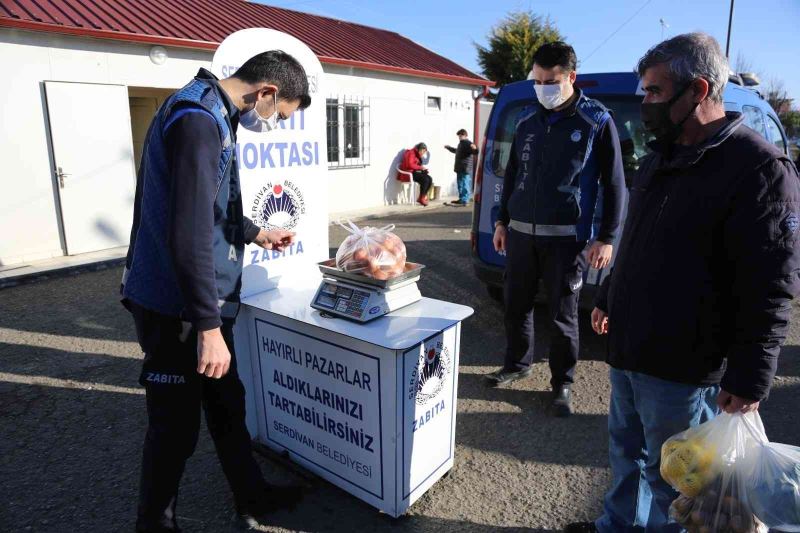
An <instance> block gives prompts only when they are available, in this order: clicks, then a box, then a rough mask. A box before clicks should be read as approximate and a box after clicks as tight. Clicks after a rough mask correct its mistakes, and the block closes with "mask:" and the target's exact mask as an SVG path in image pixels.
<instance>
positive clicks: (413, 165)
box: [397, 143, 433, 206]
mask: <svg viewBox="0 0 800 533" xmlns="http://www.w3.org/2000/svg"><path fill="white" fill-rule="evenodd" d="M427 153H428V147H427V146H426V145H425V143H418V144H417V145H415V146H414V148H409V149H408V150H406V151H405V152H404V153H403V160H402V161H401V162H400V170H403V171H405V172H411V178H412V179H413V180H414V181H415V182H417V183H418V184H419V197H417V203H418V204H420V205H423V206H427V205H428V191H430V188H431V185H432V184H433V178H431V176H430V174H428V167H426V166H425V165H424V164H423V160H424V159H425V155H426V154H427ZM397 179H398V180H400V181H408V178H407V177H406V176H404V175H403V174H400V173H398V174H397Z"/></svg>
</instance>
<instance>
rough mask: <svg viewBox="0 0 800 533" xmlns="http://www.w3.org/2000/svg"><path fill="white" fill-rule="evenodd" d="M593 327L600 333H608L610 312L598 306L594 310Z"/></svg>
mask: <svg viewBox="0 0 800 533" xmlns="http://www.w3.org/2000/svg"><path fill="white" fill-rule="evenodd" d="M592 329H593V330H594V332H595V333H597V334H598V335H605V334H607V333H608V314H607V313H606V312H605V311H603V310H602V309H600V308H598V307H595V308H594V309H593V310H592Z"/></svg>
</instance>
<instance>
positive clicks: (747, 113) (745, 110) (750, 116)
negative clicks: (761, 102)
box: [742, 105, 767, 138]
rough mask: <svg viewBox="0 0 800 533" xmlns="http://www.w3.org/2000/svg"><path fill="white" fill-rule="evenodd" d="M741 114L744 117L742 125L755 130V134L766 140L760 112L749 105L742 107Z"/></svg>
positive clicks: (762, 117) (762, 116)
mask: <svg viewBox="0 0 800 533" xmlns="http://www.w3.org/2000/svg"><path fill="white" fill-rule="evenodd" d="M742 114H743V115H744V123H745V124H746V125H747V127H749V128H750V129H752V130H755V131H756V133H759V134H760V135H761V136H762V137H764V138H766V136H767V130H766V128H765V127H764V115H762V114H761V110H760V109H759V108H757V107H753V106H751V105H745V106H742Z"/></svg>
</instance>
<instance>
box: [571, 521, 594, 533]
mask: <svg viewBox="0 0 800 533" xmlns="http://www.w3.org/2000/svg"><path fill="white" fill-rule="evenodd" d="M564 533H598V531H597V526H595V525H594V522H573V523H572V524H569V525H568V526H567V527H565V528H564Z"/></svg>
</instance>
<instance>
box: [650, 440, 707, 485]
mask: <svg viewBox="0 0 800 533" xmlns="http://www.w3.org/2000/svg"><path fill="white" fill-rule="evenodd" d="M716 452H717V448H716V446H715V445H714V444H713V442H709V441H708V440H706V439H704V438H702V437H700V436H694V437H689V438H687V439H685V440H682V439H676V438H674V437H673V438H671V439H670V440H668V441H667V442H665V443H664V445H663V446H662V447H661V477H663V478H664V480H665V481H666V482H667V483H669V484H670V485H672V486H673V487H674V488H675V490H677V491H678V492H680V493H681V494H684V495H686V496H689V497H690V498H693V497H695V496H697V495H698V494H700V492H701V491H702V490H703V488H704V487H705V486H706V485H708V483H709V482H711V481H712V480H713V479H714V478H715V477H716V472H715V469H714V458H715V457H716Z"/></svg>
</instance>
